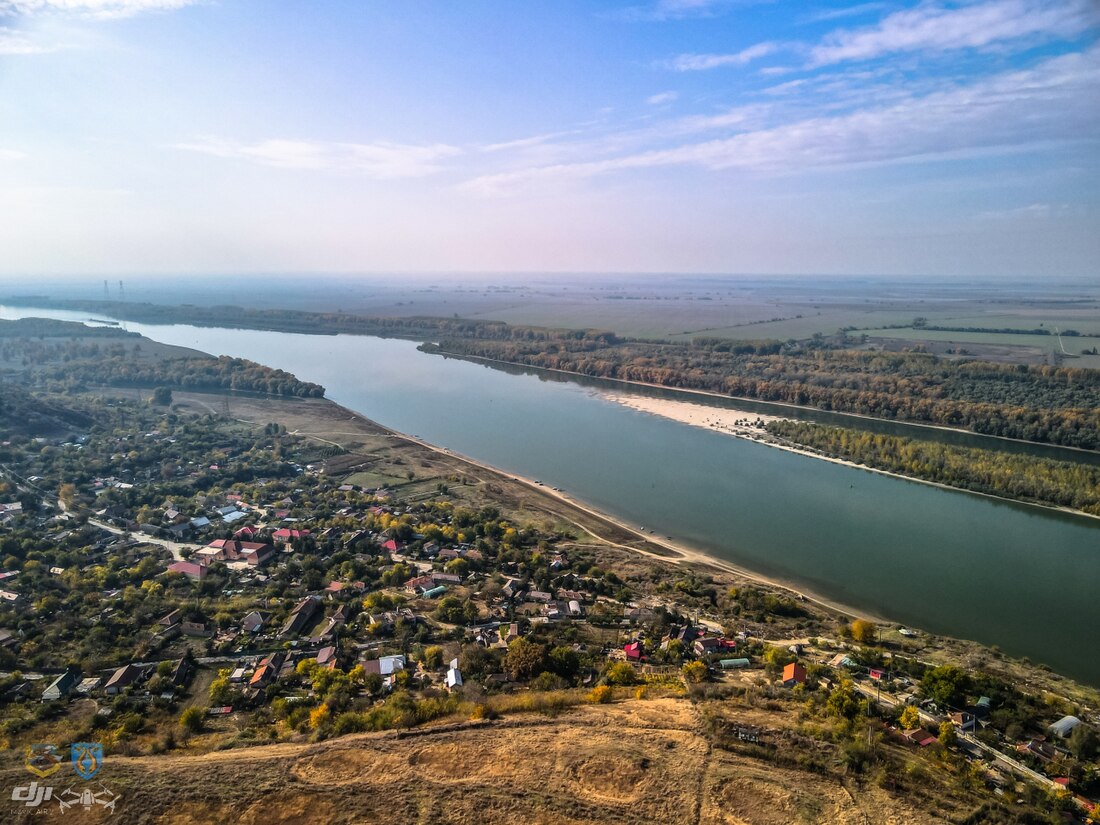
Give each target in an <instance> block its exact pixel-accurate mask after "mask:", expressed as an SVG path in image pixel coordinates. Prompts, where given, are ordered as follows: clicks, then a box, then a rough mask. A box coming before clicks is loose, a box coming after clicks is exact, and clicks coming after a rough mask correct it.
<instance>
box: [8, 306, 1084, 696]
mask: <svg viewBox="0 0 1100 825" xmlns="http://www.w3.org/2000/svg"><path fill="white" fill-rule="evenodd" d="M28 315H33V316H39V317H42V316H48V317H54V318H63V319H67V320H85V319H86V318H87V315H86V314H83V313H67V312H60V311H54V310H27V309H21V308H7V307H0V317H2V318H14V317H24V316H28ZM124 326H125V328H127V329H129V330H132V331H135V332H140V333H142V334H144V335H146V336H148V337H149V338H152V339H154V340H157V341H162V342H165V343H170V344H178V345H181V346H188V347H194V348H196V349H200V350H203V351H205V352H210V353H214V354H219V355H234V356H239V357H243V358H249V359H252V360H254V361H259V362H261V363H264V364H267V365H269V366H272V367H278V368H281V369H285V370H288V371H290V372H293V373H294V374H296V375H297V376H298V377H299V378H302V379H304V380H308V381H316V382H318V383H320V384H323V385H324V386H325V387H326V388H327V389H328V397H329V398H331V399H332V400H334V401H337V402H339V403H341V404H343V405H345V406H347V407H350V408H351V409H354V410H356V411H358V412H361V413H363V414H364V415H366V416H367V417H369V418H371V419H373V420H375V421H378V422H379V423H381V424H384V425H386V426H388V427H392V428H394V429H396V430H400V431H402V432H406V433H410V434H415V435H418V436H420V437H421V438H424V439H425V440H427V441H430V442H432V443H434V444H437V445H441V446H444V447H448V448H450V449H452V450H455V451H457V452H459V453H463V454H465V455H468V456H471V457H472V458H476V459H478V460H480V461H484V462H486V463H489V464H492V465H494V466H497V467H500V468H502V469H504V470H509V471H512V472H515V473H519V474H522V475H526V476H531V477H534V478H538V479H541V480H542V481H544V482H546V483H548V484H550V485H553V486H558V487H562V488H564V489H565V490H566V491H568V492H569V493H570V494H571V495H573V496H575V497H577V498H579V499H581V500H584V501H586V502H588V503H590V504H592V505H594V506H596V507H597V508H599V509H602V510H605V511H606V512H608V513H611V514H613V515H615V516H618V517H620V518H622V519H624V520H626V521H627V522H629V523H631V524H634V525H637V526H641V525H645V526H646V527H647V528H649V529H652V530H654V531H656V532H657V533H658V534H660V535H670V536H673V537H674V538H675V539H677V540H678V541H681V542H684V543H686V544H690V545H692V546H695V547H697V548H699V549H701V550H704V551H706V552H708V553H710V554H711V555H713V556H715V557H718V558H721V559H724V560H727V561H730V562H732V563H734V564H737V565H740V566H742V567H745V568H747V569H749V570H754V571H757V572H759V573H761V574H764V575H768V576H775V577H779V578H783V579H785V580H789V581H792V582H795V583H797V584H798V585H800V586H802V587H804V588H806V589H807V590H810V591H813V592H814V593H817V594H820V595H822V596H824V597H826V598H829V599H833V600H836V601H839V602H841V603H844V604H848V605H852V606H853V607H856V608H861V609H864V610H867V611H871V612H873V613H876V614H879V615H882V616H887V617H889V618H891V619H894V620H896V621H899V622H904V623H907V624H912V625H914V626H916V627H920V628H924V629H926V630H929V631H933V632H936V633H944V634H948V635H952V636H959V637H963V638H970V639H976V640H978V641H981V642H984V643H987V644H996V645H999V646H1000V647H1002V648H1003V649H1004V650H1005V651H1007V652H1009V653H1012V654H1015V655H1021V656H1024V655H1026V656H1029V657H1030V658H1031V659H1032V660H1033V661H1036V662H1045V663H1047V664H1049V665H1051V666H1052V667H1053V668H1054V669H1055V670H1057V671H1059V672H1062V673H1065V674H1067V675H1070V676H1073V677H1075V678H1078V679H1081V680H1084V681H1087V682H1090V683H1091V684H1094V685H1100V656H1097V655H1096V654H1097V653H1098V652H1100V599H1098V598H1097V593H1098V592H1100V589H1098V587H1100V522H1096V521H1094V520H1089V519H1085V518H1080V517H1075V516H1069V515H1064V514H1059V513H1056V512H1051V511H1044V510H1042V509H1038V508H1034V507H1027V506H1024V505H1017V504H1012V503H1005V502H999V501H995V500H992V499H988V498H983V497H980V496H975V495H969V494H966V493H960V492H955V491H948V490H940V489H937V488H934V487H929V486H927V485H923V484H918V483H915V482H908V481H903V480H900V479H895V478H890V477H887V476H882V475H878V474H874V473H870V472H867V471H864V470H859V469H853V468H848V467H843V466H840V465H836V464H831V463H828V462H825V461H819V460H816V459H811V458H805V457H802V456H797V455H794V454H792V453H788V452H784V451H782V450H777V449H774V448H770V447H765V446H762V445H759V444H754V443H751V442H747V441H743V440H740V439H736V438H731V437H729V436H725V435H721V434H718V433H715V432H710V431H708V430H703V429H699V428H695V427H690V426H687V425H683V424H679V423H677V422H674V421H670V420H667V419H663V418H658V417H655V416H651V415H648V414H646V413H641V412H637V411H634V410H631V409H628V408H625V407H623V406H621V405H619V404H616V403H614V402H611V401H608V400H606V399H604V398H603V397H601V395H600V393H599V392H597V391H596V390H594V389H593V388H592V387H585V386H581V385H579V384H577V383H573V382H562V381H560V380H553V381H550V380H545V379H544V378H541V377H539V376H538V375H532V374H523V373H520V374H515V373H514V372H513V373H507V372H503V371H500V370H496V369H492V368H490V367H486V366H482V365H478V364H474V363H471V362H468V361H462V360H458V359H444V358H442V357H439V356H433V355H426V354H423V353H420V352H418V351H417V350H416V344H415V343H413V342H410V341H401V340H392V339H380V338H369V337H361V336H344V335H340V336H311V335H297V334H288V333H276V332H260V331H252V330H226V329H209V328H201V327H189V326H149V325H143V324H136V323H131V322H127V323H125V324H124Z"/></svg>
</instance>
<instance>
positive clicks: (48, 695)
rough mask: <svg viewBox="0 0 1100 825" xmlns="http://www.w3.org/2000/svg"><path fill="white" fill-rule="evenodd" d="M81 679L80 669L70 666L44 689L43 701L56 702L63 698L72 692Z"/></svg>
mask: <svg viewBox="0 0 1100 825" xmlns="http://www.w3.org/2000/svg"><path fill="white" fill-rule="evenodd" d="M79 681H80V671H79V670H76V669H75V668H69V669H68V670H66V671H65V672H64V673H62V674H61V675H60V676H58V677H57V678H56V679H54V680H53V681H52V682H50V684H49V686H48V687H47V688H46V689H45V690H44V691H42V701H43V702H54V701H57V700H58V699H63V698H64V697H66V696H68V695H69V694H70V693H71V692H72V690H73V688H75V687H76V685H77V683H78V682H79Z"/></svg>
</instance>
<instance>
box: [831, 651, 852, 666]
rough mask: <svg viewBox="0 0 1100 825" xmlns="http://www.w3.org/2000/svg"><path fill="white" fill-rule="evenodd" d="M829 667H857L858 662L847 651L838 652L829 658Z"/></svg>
mask: <svg viewBox="0 0 1100 825" xmlns="http://www.w3.org/2000/svg"><path fill="white" fill-rule="evenodd" d="M829 667H859V662H857V661H856V660H855V659H853V658H852V657H851V656H849V655H848V654H847V653H838V654H836V656H834V657H833V658H831V659H830V660H829Z"/></svg>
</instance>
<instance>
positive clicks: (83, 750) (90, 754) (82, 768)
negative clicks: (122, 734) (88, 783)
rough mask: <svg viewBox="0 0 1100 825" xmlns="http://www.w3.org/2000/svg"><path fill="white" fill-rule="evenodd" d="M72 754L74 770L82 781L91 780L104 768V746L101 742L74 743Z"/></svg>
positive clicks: (71, 749)
mask: <svg viewBox="0 0 1100 825" xmlns="http://www.w3.org/2000/svg"><path fill="white" fill-rule="evenodd" d="M70 752H71V754H72V760H73V770H75V771H76V775H77V776H79V777H80V778H81V779H91V778H92V777H94V776H95V775H96V774H97V773H99V769H100V768H101V767H103V745H101V744H100V743H99V742H73V744H72V747H71V748H70Z"/></svg>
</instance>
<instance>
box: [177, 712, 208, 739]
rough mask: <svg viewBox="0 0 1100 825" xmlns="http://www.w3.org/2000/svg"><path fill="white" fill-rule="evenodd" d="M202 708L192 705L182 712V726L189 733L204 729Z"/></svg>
mask: <svg viewBox="0 0 1100 825" xmlns="http://www.w3.org/2000/svg"><path fill="white" fill-rule="evenodd" d="M202 723H203V713H202V708H195V707H191V708H188V709H187V710H185V711H184V712H183V713H181V714H180V727H181V728H183V729H184V730H185V731H187V732H188V733H200V732H201V731H202Z"/></svg>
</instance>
